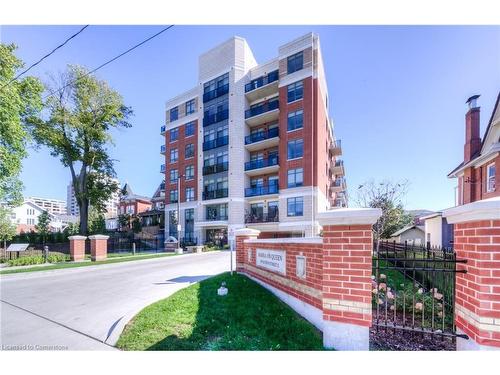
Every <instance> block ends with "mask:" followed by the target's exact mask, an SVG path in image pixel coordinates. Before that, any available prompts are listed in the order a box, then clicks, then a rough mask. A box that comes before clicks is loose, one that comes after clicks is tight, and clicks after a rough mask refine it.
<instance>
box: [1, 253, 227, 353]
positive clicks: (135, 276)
mask: <svg viewBox="0 0 500 375" xmlns="http://www.w3.org/2000/svg"><path fill="white" fill-rule="evenodd" d="M229 259H230V254H229V252H214V253H204V254H189V255H182V256H177V257H164V258H158V259H148V260H138V261H131V262H125V263H116V264H106V265H99V266H95V267H82V268H73V269H62V270H53V271H39V272H33V273H22V274H12V275H1V276H0V281H1V285H0V300H1V305H0V313H1V315H0V320H1V322H0V323H1V326H0V328H1V332H0V345H1V348H2V350H12V349H20V350H36V349H54V350H57V349H60V350H66V349H68V350H108V349H109V350H113V349H114V347H113V345H114V344H115V343H116V341H117V340H118V337H119V336H120V333H121V332H122V331H123V328H124V327H125V324H126V323H127V322H128V321H129V320H130V319H131V318H132V317H133V316H134V315H135V314H136V313H137V312H139V311H140V310H141V309H143V308H144V307H145V306H147V305H149V304H151V303H153V302H155V301H158V300H160V299H162V298H165V297H167V296H169V295H171V294H172V293H174V292H176V291H177V290H179V289H181V288H183V287H186V286H188V285H190V284H191V283H194V282H197V281H199V280H202V279H204V278H207V277H210V276H213V275H216V274H218V273H221V272H225V271H228V270H229V268H230V263H229Z"/></svg>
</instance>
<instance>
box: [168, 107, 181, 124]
mask: <svg viewBox="0 0 500 375" xmlns="http://www.w3.org/2000/svg"><path fill="white" fill-rule="evenodd" d="M178 118H179V109H178V108H177V107H175V108H172V109H171V110H170V122H172V121H175V120H177V119H178Z"/></svg>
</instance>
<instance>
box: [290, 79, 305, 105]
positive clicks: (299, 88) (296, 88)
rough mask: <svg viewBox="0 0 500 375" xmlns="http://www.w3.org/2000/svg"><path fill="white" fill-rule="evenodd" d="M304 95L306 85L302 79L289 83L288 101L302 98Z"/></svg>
mask: <svg viewBox="0 0 500 375" xmlns="http://www.w3.org/2000/svg"><path fill="white" fill-rule="evenodd" d="M303 95H304V86H303V84H302V81H299V82H295V83H292V84H291V85H288V103H290V102H294V101H296V100H299V99H302V97H303Z"/></svg>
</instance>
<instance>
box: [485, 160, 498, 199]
mask: <svg viewBox="0 0 500 375" xmlns="http://www.w3.org/2000/svg"><path fill="white" fill-rule="evenodd" d="M495 174H496V167H495V163H491V164H489V165H488V166H487V167H486V191H487V192H492V191H495V185H496V184H495V182H496V181H495Z"/></svg>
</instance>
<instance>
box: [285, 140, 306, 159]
mask: <svg viewBox="0 0 500 375" xmlns="http://www.w3.org/2000/svg"><path fill="white" fill-rule="evenodd" d="M303 154H304V140H303V139H301V138H300V139H292V140H291V141H288V160H290V159H296V158H301V157H302V155H303Z"/></svg>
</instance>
